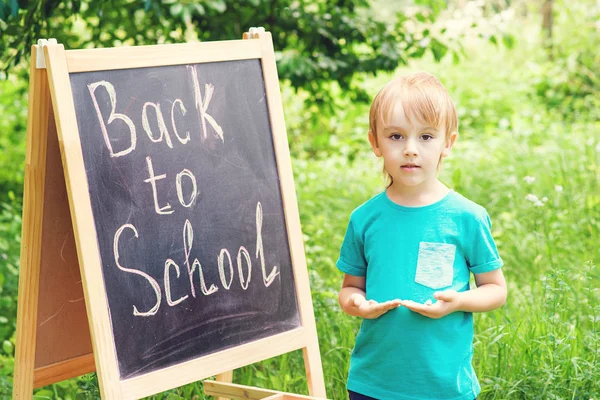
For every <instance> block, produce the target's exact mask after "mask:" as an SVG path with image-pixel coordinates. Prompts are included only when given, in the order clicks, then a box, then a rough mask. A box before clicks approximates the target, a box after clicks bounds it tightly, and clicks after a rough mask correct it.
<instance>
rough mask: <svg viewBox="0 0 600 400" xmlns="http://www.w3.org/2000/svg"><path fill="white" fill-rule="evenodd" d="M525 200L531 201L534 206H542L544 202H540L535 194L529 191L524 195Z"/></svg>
mask: <svg viewBox="0 0 600 400" xmlns="http://www.w3.org/2000/svg"><path fill="white" fill-rule="evenodd" d="M525 200H527V201H530V202H532V203H533V205H534V206H536V207H543V206H544V203H542V202H541V201H540V199H538V197H537V196H536V195H535V194H531V193H529V194H528V195H527V196H525Z"/></svg>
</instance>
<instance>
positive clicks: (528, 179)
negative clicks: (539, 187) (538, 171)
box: [523, 176, 535, 184]
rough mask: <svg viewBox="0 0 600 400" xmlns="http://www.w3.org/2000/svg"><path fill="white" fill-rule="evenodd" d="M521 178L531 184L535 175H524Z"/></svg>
mask: <svg viewBox="0 0 600 400" xmlns="http://www.w3.org/2000/svg"><path fill="white" fill-rule="evenodd" d="M523 180H524V181H525V182H527V183H529V184H532V183H533V182H534V181H535V176H526V177H524V178H523Z"/></svg>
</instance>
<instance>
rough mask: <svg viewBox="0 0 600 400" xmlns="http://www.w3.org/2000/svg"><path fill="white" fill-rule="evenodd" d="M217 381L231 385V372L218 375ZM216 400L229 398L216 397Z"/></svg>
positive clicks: (227, 399)
mask: <svg viewBox="0 0 600 400" xmlns="http://www.w3.org/2000/svg"><path fill="white" fill-rule="evenodd" d="M217 381H218V382H226V383H231V382H232V381H233V370H231V371H227V372H223V373H222V374H218V375H217ZM216 400H229V398H228V397H217V399H216Z"/></svg>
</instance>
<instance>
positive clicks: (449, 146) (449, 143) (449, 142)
mask: <svg viewBox="0 0 600 400" xmlns="http://www.w3.org/2000/svg"><path fill="white" fill-rule="evenodd" d="M457 137H458V132H456V131H454V132H452V133H451V134H450V136H448V139H446V145H445V146H444V149H443V150H442V157H448V156H449V155H450V152H451V151H452V146H454V142H455V141H456V138H457Z"/></svg>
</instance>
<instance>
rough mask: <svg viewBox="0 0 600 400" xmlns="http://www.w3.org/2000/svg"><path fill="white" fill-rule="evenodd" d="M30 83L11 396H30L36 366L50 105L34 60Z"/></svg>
mask: <svg viewBox="0 0 600 400" xmlns="http://www.w3.org/2000/svg"><path fill="white" fill-rule="evenodd" d="M36 52H37V49H36V47H35V46H33V49H32V55H31V59H32V60H36V57H37V55H36ZM29 85H30V86H29V116H28V118H27V158H26V162H25V188H24V195H23V227H22V235H21V262H20V264H21V270H20V272H19V294H18V310H17V334H16V354H15V369H14V383H13V399H31V397H32V394H33V373H34V367H35V345H36V333H37V312H38V296H39V286H40V257H41V251H42V246H41V241H42V219H43V218H42V213H43V209H44V204H43V203H44V180H45V173H46V170H45V169H46V146H47V134H48V120H49V117H50V107H51V100H50V87H49V85H48V78H47V74H46V70H45V69H37V68H36V64H35V61H33V62H32V63H31V74H30V81H29Z"/></svg>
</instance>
